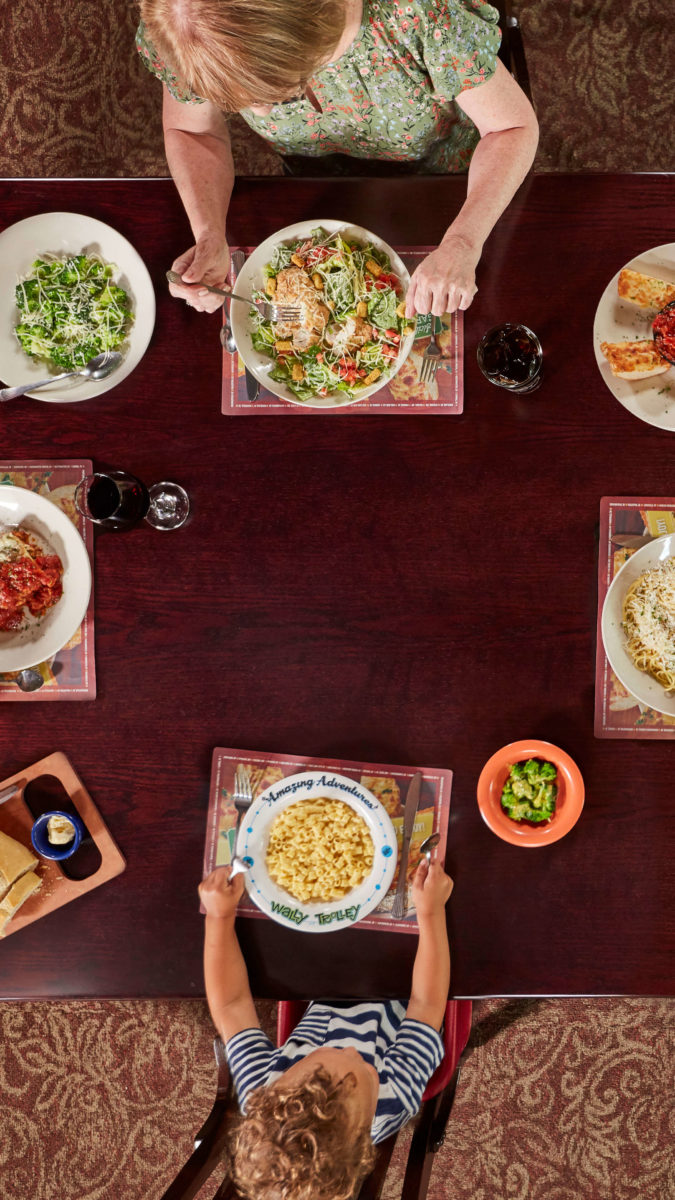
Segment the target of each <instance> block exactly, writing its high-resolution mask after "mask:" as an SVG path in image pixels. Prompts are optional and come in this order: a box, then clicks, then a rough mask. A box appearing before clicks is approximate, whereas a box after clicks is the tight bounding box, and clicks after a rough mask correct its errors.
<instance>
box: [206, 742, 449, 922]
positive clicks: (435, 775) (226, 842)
mask: <svg viewBox="0 0 675 1200" xmlns="http://www.w3.org/2000/svg"><path fill="white" fill-rule="evenodd" d="M240 763H241V764H243V765H244V766H245V767H246V768H247V769H248V772H249V777H250V780H251V789H252V792H253V799H254V800H255V799H256V797H257V796H259V795H260V793H261V792H262V791H264V789H265V788H267V787H271V786H272V785H273V784H275V783H279V781H280V780H282V779H285V778H287V777H288V776H289V775H296V774H298V773H299V772H300V771H326V772H338V773H339V774H340V775H346V776H348V778H350V779H356V780H358V781H359V782H360V783H361V784H363V786H364V787H366V788H368V790H369V791H371V792H372V793H373V795H375V796H376V797H377V799H378V800H379V801H380V802H381V803H382V804H383V805H384V807H385V809H386V810H387V812H388V813H389V816H390V817H391V820H392V823H393V825H394V829H395V830H396V836H397V839H398V842H399V847H400V845H401V841H402V838H403V806H404V804H405V798H406V794H407V790H408V787H409V785H410V781H411V779H412V778H413V776H414V775H415V774H416V773H417V771H421V772H422V775H423V782H422V791H421V794H420V802H419V808H418V810H417V816H416V818H415V824H414V827H413V835H412V839H411V842H410V854H409V857H408V868H407V871H406V878H407V880H408V882H410V880H411V879H412V876H413V875H414V873H415V870H416V869H417V865H418V863H419V861H420V846H421V844H422V842H423V841H424V839H425V838H427V837H429V835H430V834H432V833H439V834H440V836H441V840H440V842H439V844H438V849H437V851H436V852H435V853H436V855H437V857H438V858H439V860H440V861H441V862H443V860H444V858H445V847H446V842H447V835H448V816H449V813H450V793H451V790H452V771H447V770H441V769H438V768H436V767H401V766H393V765H391V764H383V763H365V762H361V763H357V762H349V761H347V760H341V759H337V758H311V757H307V756H305V757H303V756H302V755H295V754H265V753H262V752H258V751H255V750H236V749H222V748H218V749H216V750H214V752H213V760H212V765H211V791H210V796H209V811H208V816H207V820H206V844H205V847H204V875H208V873H209V872H210V871H213V870H214V868H215V867H220V866H228V865H229V863H230V861H231V858H232V854H233V852H234V827H235V824H236V820H237V813H236V810H235V807H234V802H233V800H232V791H233V788H234V776H235V772H236V769H237V766H238V765H239V764H240ZM397 882H398V865H397V868H396V872H395V874H394V878H393V880H392V883H391V886H390V888H389V891H388V892H387V895H386V896H385V897H384V900H383V901H382V903H381V904H380V905H379V906H378V907H377V908H376V909H375V910H374V912H371V913H369V915H368V916H366V917H364V918H363V920H362V921H359V922H358V925H359V928H361V929H390V930H393V931H395V932H397V933H416V932H417V919H416V916H415V910H414V908H413V907H412V905H411V901H410V893H408V911H407V914H406V916H405V918H403V919H402V920H400V921H396V920H394V918H393V917H392V916H391V908H392V905H393V902H394V892H395V891H396V884H397ZM289 899H290V902H291V904H293V903H295V902H294V901H293V900H292V898H291V897H289ZM237 912H238V915H239V916H245V917H260V918H262V919H263V920H268V917H267V916H266V915H265V914H264V913H262V912H261V911H260V909H259V908H256V906H255V904H254V903H253V901H252V900H250V899H249V897H248V895H247V893H244V895H243V896H242V899H241V900H240V902H239V908H238V910H237Z"/></svg>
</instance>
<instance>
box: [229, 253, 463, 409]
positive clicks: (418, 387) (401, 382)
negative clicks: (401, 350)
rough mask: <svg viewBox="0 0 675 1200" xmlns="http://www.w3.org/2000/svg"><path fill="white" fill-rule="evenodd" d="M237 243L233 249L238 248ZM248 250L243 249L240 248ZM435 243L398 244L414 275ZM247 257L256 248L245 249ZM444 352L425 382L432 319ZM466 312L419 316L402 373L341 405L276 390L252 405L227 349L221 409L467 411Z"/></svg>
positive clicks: (239, 367)
mask: <svg viewBox="0 0 675 1200" xmlns="http://www.w3.org/2000/svg"><path fill="white" fill-rule="evenodd" d="M236 248H237V247H234V249H236ZM241 249H244V247H241ZM433 249H435V247H434V246H414V247H396V252H397V254H400V256H401V258H402V259H403V261H404V263H405V265H406V267H407V268H408V270H409V271H410V272H411V273H412V272H413V271H414V270H415V267H417V266H418V265H419V263H420V262H421V260H422V259H423V258H425V257H426V255H427V254H429V253H430V252H431V251H432V250H433ZM244 252H245V254H246V255H247V256H248V255H249V254H250V253H251V249H244ZM432 320H433V321H434V322H435V326H434V332H435V333H436V335H437V340H438V344H439V346H440V347H441V348H442V350H443V354H444V355H447V361H446V364H445V366H444V367H442V368H440V369H439V370H438V371H437V372H436V377H435V379H433V380H432V381H431V382H430V383H427V384H422V383H420V380H419V371H420V366H421V363H422V355H423V354H424V351H425V349H426V347H427V346H428V345H429V338H430V334H431V322H432ZM463 363H464V313H463V312H454V313H447V314H446V315H445V316H444V317H443V319H442V320H441V318H440V317H435V318H433V317H431V316H429V317H418V321H417V334H416V337H415V342H414V345H413V348H412V350H411V352H410V354H409V355H408V358H407V359H406V361H405V362H404V364H403V366H402V367H401V369H400V371H399V372H398V374H397V375H395V376H394V378H393V379H390V381H389V383H388V384H387V385H386V387H383V388H380V391H379V392H375V393H374V395H372V396H367V397H366V398H365V400H361V401H359V403H358V404H347V405H338V406H337V407H336V408H309V407H306V406H305V405H304V404H291V403H289V402H288V401H286V400H280V399H279V398H278V396H273V395H272V394H271V392H267V391H265V389H264V388H263V387H261V389H260V394H259V396H258V399H257V400H256V401H255V402H253V403H251V401H250V400H248V399H247V396H246V382H245V379H244V364H243V362H242V360H241V358H240V357H239V355H238V354H228V352H227V350H225V349H223V387H222V403H221V411H222V412H223V413H226V414H228V415H229V416H238V415H240V414H249V415H251V414H254V415H255V414H256V413H257V414H258V415H260V414H263V415H264V416H269V415H270V413H278V414H280V415H282V416H284V415H285V416H293V415H296V416H297V415H298V414H305V413H313V414H315V415H317V414H318V415H321V416H326V415H329V416H332V415H334V414H337V413H398V414H400V413H435V414H445V415H446V416H447V415H450V416H454V415H455V414H457V413H461V412H462V411H463V409H464V372H463Z"/></svg>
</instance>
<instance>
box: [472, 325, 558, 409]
mask: <svg viewBox="0 0 675 1200" xmlns="http://www.w3.org/2000/svg"><path fill="white" fill-rule="evenodd" d="M476 356H477V358H478V366H479V367H480V369H481V371H482V372H483V375H484V376H485V378H486V379H489V381H490V383H494V384H495V386H496V387H502V388H506V389H507V390H508V391H509V392H518V393H522V392H533V391H534V390H535V388H538V387H539V384H540V383H541V368H542V364H543V361H544V352H543V350H542V348H541V342H540V341H539V338H538V337H537V335H536V333H533V332H532V330H531V329H528V328H527V325H513V324H511V323H510V322H508V321H506V322H504V324H503V325H495V326H494V328H492V329H488V331H487V333H484V334H483V336H482V338H481V340H480V342H479V343H478V351H477V355H476Z"/></svg>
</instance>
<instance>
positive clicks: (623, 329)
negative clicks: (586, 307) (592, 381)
mask: <svg viewBox="0 0 675 1200" xmlns="http://www.w3.org/2000/svg"><path fill="white" fill-rule="evenodd" d="M625 268H628V269H629V270H631V271H641V272H642V273H643V274H644V275H654V276H656V278H657V279H665V280H666V281H667V282H668V283H675V242H666V243H665V244H664V245H663V246H654V247H653V248H652V249H651V250H645V252H644V254H640V255H638V257H637V258H632V259H631V261H630V262H627V263H624V266H623V267H622V268H621V269H622V270H624V269H625ZM619 274H620V272H619V271H617V273H616V275H615V276H614V278H613V279H612V280H610V282H609V283H608V284H607V287H606V288H605V290H604V292H603V293H602V296H601V297H600V303H599V304H598V307H597V309H596V312H595V322H594V324H593V348H594V350H595V361H596V362H597V364H598V368H599V371H600V374H601V375H602V378H603V379H604V381H605V383H606V384H607V387H608V388H609V390H610V392H611V393H612V395H613V396H616V399H617V400H618V401H619V403H620V404H623V406H624V408H627V409H628V412H630V413H632V414H633V416H634V417H638V418H639V419H640V421H646V422H647V424H648V425H656V427H657V429H673V430H675V367H671V368H670V370H669V371H666V372H664V374H663V375H653V376H652V378H651V379H639V380H637V382H636V383H631V381H630V380H629V379H617V377H616V375H612V372H611V371H610V369H609V363H608V362H607V359H606V358H605V356H604V354H603V353H602V351H601V350H600V343H601V342H635V341H638V340H640V339H641V338H651V336H652V321H653V320H654V317H655V315H656V311H655V310H652V309H648V308H638V306H637V304H631V303H630V301H628V300H620V299H619V293H618V291H617V284H618V282H619Z"/></svg>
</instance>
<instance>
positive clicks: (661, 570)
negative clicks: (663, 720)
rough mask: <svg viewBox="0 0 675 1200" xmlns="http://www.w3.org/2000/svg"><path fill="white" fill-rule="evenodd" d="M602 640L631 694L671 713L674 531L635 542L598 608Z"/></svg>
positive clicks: (674, 699)
mask: <svg viewBox="0 0 675 1200" xmlns="http://www.w3.org/2000/svg"><path fill="white" fill-rule="evenodd" d="M602 641H603V645H604V647H605V654H606V655H607V658H608V660H609V665H610V667H611V668H612V670H613V672H614V674H615V675H616V677H617V679H618V680H619V681H620V682H621V683H622V684H623V686H624V687H625V688H627V690H628V691H629V692H630V693H631V695H632V696H635V698H636V700H639V702H640V704H643V705H645V707H647V708H652V709H654V711H655V712H660V713H665V714H666V715H667V716H669V717H675V534H672V533H669V534H667V535H666V536H665V537H660V538H655V539H654V541H652V542H648V543H647V545H646V546H641V547H640V549H639V550H636V551H635V553H634V554H632V555H631V557H630V558H629V559H628V561H627V562H625V563H624V565H623V566H622V568H621V570H620V571H618V572H617V574H616V575H615V576H614V579H613V580H612V583H611V585H610V588H609V591H608V592H607V597H606V599H605V603H604V606H603V610H602Z"/></svg>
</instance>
